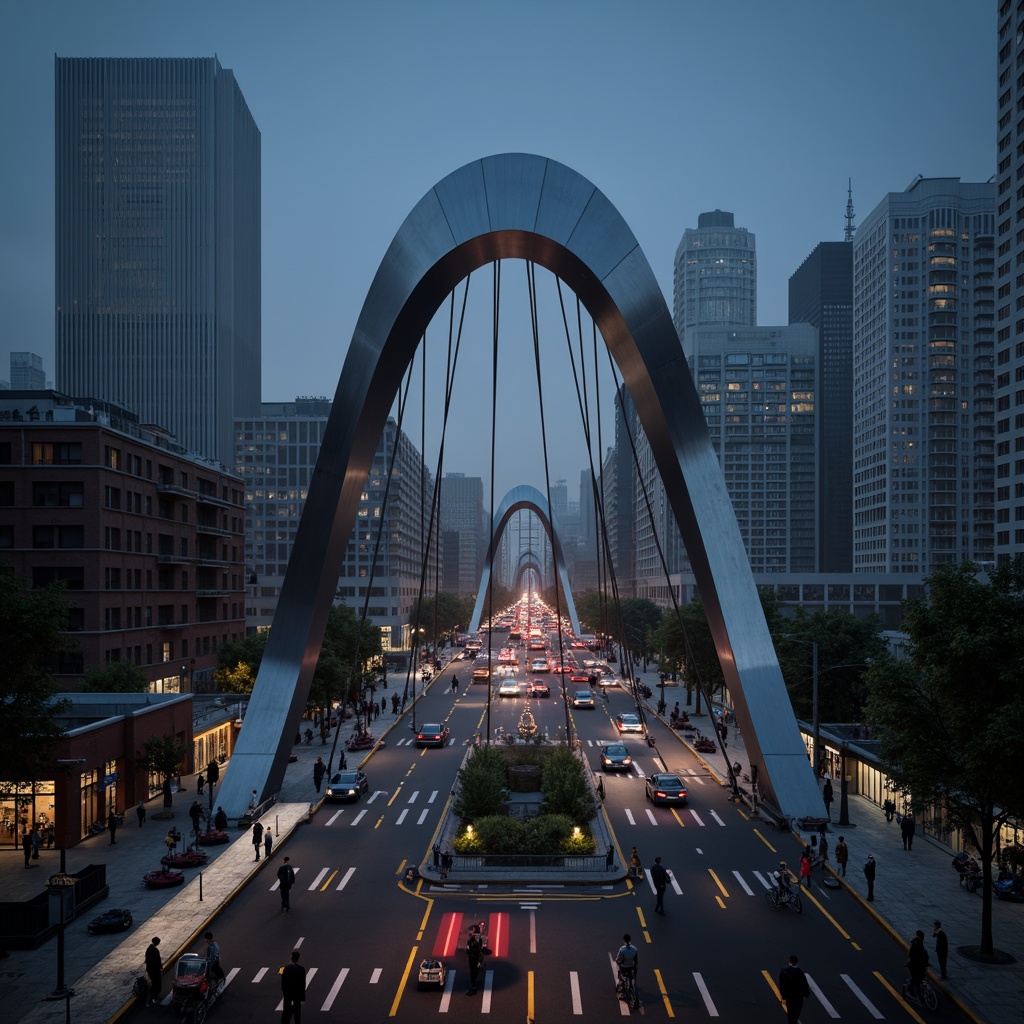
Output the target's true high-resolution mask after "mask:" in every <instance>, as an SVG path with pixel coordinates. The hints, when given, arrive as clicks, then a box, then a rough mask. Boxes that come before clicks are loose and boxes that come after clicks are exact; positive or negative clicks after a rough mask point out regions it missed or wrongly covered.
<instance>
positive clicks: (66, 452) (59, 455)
mask: <svg viewBox="0 0 1024 1024" xmlns="http://www.w3.org/2000/svg"><path fill="white" fill-rule="evenodd" d="M8 461H9V460H8ZM81 461H82V445H81V444H80V443H79V442H78V441H68V442H64V443H60V444H52V443H49V442H43V441H34V442H33V443H32V465H33V466H75V465H78V464H79V463H81Z"/></svg>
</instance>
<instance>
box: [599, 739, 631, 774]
mask: <svg viewBox="0 0 1024 1024" xmlns="http://www.w3.org/2000/svg"><path fill="white" fill-rule="evenodd" d="M601 767H602V768H603V769H604V770H605V771H606V772H620V771H624V772H628V771H629V769H630V768H632V767H633V758H632V757H630V756H629V751H628V750H627V749H626V745H625V744H624V743H609V744H608V746H607V747H602V748H601Z"/></svg>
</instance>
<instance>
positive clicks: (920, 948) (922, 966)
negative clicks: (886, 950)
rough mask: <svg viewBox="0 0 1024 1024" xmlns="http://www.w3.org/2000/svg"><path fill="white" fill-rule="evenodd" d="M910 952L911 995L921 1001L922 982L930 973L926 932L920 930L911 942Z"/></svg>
mask: <svg viewBox="0 0 1024 1024" xmlns="http://www.w3.org/2000/svg"><path fill="white" fill-rule="evenodd" d="M908 952H909V958H908V960H907V967H909V968H910V985H911V993H912V995H913V996H914V998H915V999H917V1000H918V1001H920V999H921V982H922V981H924V976H925V974H926V973H927V972H928V950H927V949H925V947H924V932H923V931H921V930H920V929H918V930H917V932H915V934H914V937H913V938H912V939H911V940H910V948H909V950H908Z"/></svg>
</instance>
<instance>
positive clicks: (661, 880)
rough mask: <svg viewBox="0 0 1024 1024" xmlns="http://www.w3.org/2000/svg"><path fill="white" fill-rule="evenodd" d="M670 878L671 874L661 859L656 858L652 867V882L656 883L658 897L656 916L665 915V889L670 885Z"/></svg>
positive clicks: (655, 909) (655, 892)
mask: <svg viewBox="0 0 1024 1024" xmlns="http://www.w3.org/2000/svg"><path fill="white" fill-rule="evenodd" d="M670 877H671V872H670V871H669V870H668V868H666V867H665V865H664V864H662V863H661V858H660V857H655V858H654V863H653V864H652V865H651V881H652V882H653V883H654V895H655V897H656V899H655V901H654V912H655V913H656V914H664V913H665V887H666V886H667V885H668V880H669V878H670Z"/></svg>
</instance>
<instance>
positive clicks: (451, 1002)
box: [131, 651, 968, 1024]
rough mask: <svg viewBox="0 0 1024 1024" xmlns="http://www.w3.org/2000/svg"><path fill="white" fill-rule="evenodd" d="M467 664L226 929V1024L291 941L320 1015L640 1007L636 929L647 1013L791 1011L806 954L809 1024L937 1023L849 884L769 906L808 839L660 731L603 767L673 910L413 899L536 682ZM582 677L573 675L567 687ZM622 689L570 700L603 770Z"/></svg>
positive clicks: (575, 900) (634, 897) (516, 1016)
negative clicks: (365, 784) (425, 866)
mask: <svg viewBox="0 0 1024 1024" xmlns="http://www.w3.org/2000/svg"><path fill="white" fill-rule="evenodd" d="M521 653H525V652H521ZM496 654H497V651H495V655H496ZM455 670H456V671H457V672H458V674H459V678H460V681H461V684H462V685H461V686H460V688H459V693H458V695H453V694H452V692H451V688H450V676H451V672H450V671H449V672H446V673H445V674H444V675H443V676H442V677H441V678H440V679H439V680H437V681H436V682H435V683H434V684H433V686H432V687H431V688H430V690H429V692H428V694H427V695H426V696H425V697H424V698H423V700H422V701H421V702H420V703H419V704H418V706H417V709H416V719H417V724H422V723H423V722H428V721H430V722H432V721H443V722H445V723H446V724H447V725H448V727H449V728H450V730H451V735H450V737H449V743H448V745H447V746H446V747H444V748H440V749H424V750H421V749H418V748H417V747H415V746H414V745H412V743H411V739H412V730H411V729H409V730H407V731H406V730H394V731H392V733H391V734H390V736H389V739H388V744H387V746H386V747H385V748H383V749H382V750H380V751H379V752H378V753H377V754H376V755H375V756H374V757H373V758H371V760H370V761H369V763H368V764H367V766H366V768H365V770H366V772H367V774H368V776H369V781H370V791H369V794H368V795H367V796H364V797H363V798H362V800H360V801H359V802H358V803H355V804H337V805H325V806H324V807H322V808H320V810H319V811H318V813H317V814H316V815H315V817H314V818H313V819H312V821H311V822H310V824H309V825H307V826H305V827H303V828H300V829H299V830H298V831H297V832H296V834H295V835H294V837H293V838H292V839H290V840H289V842H288V843H287V844H286V845H285V846H284V847H283V848H282V849H281V850H280V851H277V852H276V853H275V856H274V857H273V858H272V859H271V860H270V862H269V864H268V867H267V868H266V869H264V870H263V871H262V872H261V873H260V874H259V875H257V876H256V878H255V880H254V881H253V882H252V883H251V884H250V885H249V886H248V887H247V888H246V890H245V891H244V892H243V893H242V894H241V895H240V896H239V897H237V898H236V899H235V900H233V901H232V902H231V903H230V904H229V905H228V906H227V907H226V908H225V910H224V912H223V913H222V914H221V915H220V916H219V917H218V918H217V920H216V921H215V922H214V924H213V929H214V931H215V933H216V937H217V940H218V941H219V943H220V945H221V949H222V958H223V959H222V962H223V964H224V967H225V969H226V970H227V972H228V985H227V988H226V990H225V992H224V995H223V997H222V999H221V1000H220V1001H219V1002H218V1004H217V1005H216V1006H214V1007H213V1008H212V1010H211V1013H210V1018H209V1019H210V1021H211V1022H212V1024H216V1021H218V1020H225V1021H228V1020H231V1021H244V1020H248V1019H253V1020H277V1019H279V1017H278V1015H279V1014H280V1010H281V987H280V977H279V970H280V968H281V967H282V966H283V965H284V964H285V963H287V962H288V960H289V955H290V953H291V951H292V950H293V949H298V950H299V951H300V954H301V962H302V963H303V964H304V965H305V967H306V968H307V971H308V974H307V992H308V994H307V1001H306V1003H305V1007H304V1013H305V1019H306V1021H307V1024H308V1022H309V1021H311V1020H313V1021H331V1020H345V1021H359V1022H373V1021H382V1022H383V1021H389V1020H392V1019H394V1020H398V1021H402V1020H406V1021H421V1020H424V1019H427V1018H428V1017H432V1016H433V1015H435V1014H443V1015H444V1017H443V1018H442V1019H444V1020H448V1021H458V1020H466V1019H478V1018H479V1016H480V1015H481V1014H483V1015H490V1018H491V1019H493V1020H499V1021H513V1020H515V1021H524V1020H525V1021H530V1020H533V1021H535V1022H537V1024H547V1022H562V1021H567V1020H571V1019H574V1018H577V1017H582V1018H585V1020H586V1021H587V1022H588V1024H589V1022H604V1021H613V1020H618V1019H620V1018H621V1017H623V1016H629V1015H630V1011H629V1010H628V1008H627V1007H626V1005H625V1004H624V1003H622V1002H620V1001H619V1000H618V999H617V997H616V994H615V988H614V986H615V971H614V966H613V963H612V957H613V956H614V954H615V951H616V950H617V949H618V947H619V945H620V944H621V939H622V935H623V933H624V932H629V933H631V934H632V936H633V940H634V942H635V943H636V945H637V946H638V947H639V950H640V969H639V976H638V988H639V991H640V995H641V999H642V1006H641V1007H640V1009H639V1010H636V1011H633V1015H634V1016H639V1015H642V1016H644V1017H648V1018H654V1019H658V1020H662V1019H674V1018H681V1019H686V1020H704V1019H709V1020H710V1019H718V1020H721V1021H727V1022H733V1021H734V1022H760V1021H770V1020H778V1021H782V1020H784V1019H785V1016H784V1010H783V1008H782V1005H781V1003H780V1001H779V998H778V993H777V989H776V984H777V978H778V972H779V969H780V968H781V967H782V966H783V965H784V964H785V963H786V959H787V957H788V956H789V954H791V953H796V954H797V955H798V956H799V957H800V964H801V966H802V967H803V968H804V969H805V970H806V972H807V974H808V977H809V982H810V986H811V991H812V995H811V997H810V998H809V999H808V1000H807V1003H806V1004H805V1008H804V1011H803V1013H802V1018H801V1019H802V1020H803V1021H804V1022H805V1024H811V1022H816V1021H827V1020H846V1021H878V1020H906V1019H910V1020H922V1019H924V1018H926V1017H928V1016H930V1015H929V1014H928V1013H927V1011H925V1010H921V1009H916V1008H912V1007H910V1006H908V1005H907V1004H906V1003H905V1002H903V1000H902V999H901V998H900V995H899V993H900V987H901V985H902V982H903V981H904V979H905V977H906V971H905V969H904V966H903V965H904V962H905V959H906V953H905V951H904V950H903V949H902V948H901V947H899V946H898V945H897V944H896V943H895V942H894V941H893V940H892V939H891V938H890V937H889V935H888V934H887V933H886V932H885V931H884V930H883V929H882V928H880V927H879V925H878V924H877V923H876V922H875V921H874V920H873V919H872V918H871V917H870V915H868V914H867V913H866V912H865V911H864V909H863V908H862V907H861V906H860V905H859V904H858V903H857V901H856V900H855V899H854V898H852V897H851V896H849V895H848V894H847V893H845V892H841V891H833V890H826V889H824V888H822V887H821V886H820V884H819V882H818V880H817V879H816V880H815V882H814V884H813V886H812V888H811V889H810V890H803V891H802V895H803V907H804V909H803V914H802V915H797V914H795V913H793V912H792V911H790V910H788V909H785V910H781V911H774V910H772V909H771V908H770V907H769V906H768V905H767V903H766V900H765V891H766V886H767V884H768V883H767V879H768V875H769V873H770V872H771V871H772V870H773V869H774V868H775V867H776V865H777V864H778V862H779V860H780V859H785V860H787V861H788V862H789V864H790V865H791V866H792V867H793V868H794V869H795V868H796V865H797V860H798V848H797V846H796V844H795V842H794V840H793V839H792V837H790V836H789V835H788V834H787V835H780V834H779V833H777V832H772V831H770V830H768V829H767V828H766V827H765V826H764V824H763V823H761V822H756V821H752V820H750V819H749V818H748V817H747V815H746V814H745V813H744V810H743V809H741V807H740V806H738V805H736V804H734V803H731V802H730V801H729V799H728V792H727V791H726V790H723V789H722V788H721V787H720V786H718V785H717V784H716V783H715V782H714V781H713V780H712V779H710V778H709V777H708V776H707V775H706V773H705V772H704V769H703V768H702V766H701V765H700V763H699V762H698V761H697V760H696V759H695V758H693V757H692V756H691V755H690V754H689V753H688V752H687V751H686V750H685V749H684V748H683V746H682V745H681V744H679V743H678V742H677V741H676V740H674V739H673V737H672V736H671V734H670V733H669V732H668V730H667V729H663V728H662V727H661V726H660V725H656V726H655V728H654V732H655V736H656V738H657V739H658V741H659V744H658V746H657V747H655V748H653V749H652V748H649V747H648V746H647V744H646V743H645V742H644V741H643V739H641V738H632V737H627V738H624V739H623V742H625V743H626V745H627V746H628V747H629V749H630V751H631V753H632V754H633V757H634V767H633V769H632V770H631V771H630V772H629V773H628V774H627V773H616V774H609V775H603V776H602V777H603V779H604V787H605V793H606V799H605V810H606V812H607V815H608V819H609V821H610V823H611V826H612V829H613V832H614V835H615V838H616V843H617V846H618V848H619V851H620V852H621V854H622V855H623V856H624V857H625V858H627V859H628V857H629V851H630V849H631V847H632V846H634V845H636V846H637V848H638V850H639V852H640V855H641V858H642V860H643V863H644V865H645V866H649V865H650V864H651V863H652V862H653V860H654V857H655V856H659V855H660V856H661V857H662V859H663V862H664V863H665V864H666V865H667V866H668V868H669V869H670V870H671V872H672V883H671V885H670V887H669V889H668V892H667V894H666V898H665V909H666V913H665V915H664V916H661V915H656V914H655V913H654V893H653V889H652V888H651V886H650V882H649V880H647V879H644V880H641V881H639V882H636V883H634V882H632V881H626V882H622V883H619V884H616V885H612V886H607V887H601V886H596V887H594V886H577V885H565V886H559V885H544V886H512V885H503V884H491V885H488V886H473V887H470V886H465V887H458V886H457V885H446V886H443V887H439V886H432V885H430V884H427V883H425V884H423V885H422V886H421V887H420V889H419V892H418V893H413V892H410V891H408V890H407V889H406V888H405V887H404V886H403V885H402V884H401V882H402V876H403V873H404V870H405V867H406V866H407V865H409V864H418V863H421V862H422V861H423V860H424V859H425V858H426V856H427V851H429V850H430V849H431V846H432V843H433V841H434V837H435V835H436V832H437V829H438V827H439V825H440V823H441V821H442V816H443V814H444V812H445V807H446V805H447V802H448V799H449V795H450V792H451V789H452V786H453V783H454V780H455V775H456V772H457V771H458V768H459V766H460V764H461V762H462V759H463V757H464V756H465V753H466V746H467V745H468V744H469V743H471V742H472V740H473V737H474V736H475V735H476V734H477V733H478V732H480V731H482V730H483V731H485V730H486V724H487V695H488V692H489V691H490V693H491V694H492V699H491V707H490V725H491V728H492V730H493V729H495V728H496V727H497V726H503V727H504V728H505V729H506V730H507V731H513V732H514V731H515V726H516V724H517V722H518V720H519V716H520V714H521V712H522V710H523V707H524V705H525V704H526V701H527V698H526V695H525V694H526V683H527V682H528V681H529V680H530V679H532V678H533V676H531V675H528V674H527V673H525V672H524V671H522V669H520V672H519V674H518V678H519V679H520V681H521V682H522V683H523V687H522V690H523V695H522V696H521V697H520V698H518V699H516V698H503V699H501V700H499V699H498V698H497V697H496V696H494V695H495V694H496V692H497V685H498V681H499V680H498V679H497V678H496V679H495V680H493V682H492V684H491V685H490V686H488V685H486V684H476V685H469V664H468V662H464V663H457V664H456V666H455ZM543 678H545V679H546V681H547V682H548V683H549V685H550V686H551V690H552V695H551V697H550V698H546V699H538V700H532V701H530V702H529V703H530V708H531V711H532V712H533V714H534V716H535V718H536V720H537V724H538V726H539V727H540V729H541V731H544V729H545V728H547V730H548V731H549V733H550V734H551V735H558V729H559V727H562V728H563V729H564V726H565V720H566V709H565V704H564V701H563V698H562V696H561V692H560V687H559V677H558V676H557V675H547V676H544V677H543ZM574 688H576V687H574V686H572V685H571V684H569V683H568V680H567V681H566V689H567V691H568V692H570V693H571V691H572V690H573V689H574ZM608 696H609V699H608V701H607V703H606V702H605V701H604V700H602V699H601V697H600V696H598V700H597V706H596V707H595V708H594V709H593V710H576V711H575V712H572V718H573V722H574V727H575V731H576V733H577V734H578V736H579V738H580V740H581V741H582V744H583V747H584V750H585V751H586V753H587V756H588V758H589V760H590V762H591V764H592V765H593V766H594V768H595V769H596V770H597V771H598V772H600V762H599V748H600V744H602V743H608V742H618V741H619V740H620V737H619V735H618V731H617V729H616V727H615V725H614V717H615V715H616V714H618V713H620V712H623V711H632V710H634V708H633V707H632V701H631V698H630V697H629V695H628V694H626V693H625V692H624V691H623V690H621V689H613V690H611V692H610V693H609V695H608ZM403 733H404V734H403ZM662 770H667V771H672V772H676V773H678V774H679V775H680V776H681V777H682V779H683V781H684V782H685V783H686V785H687V788H688V793H689V796H688V802H687V804H686V806H685V807H675V808H665V807H653V806H652V805H651V804H650V803H648V802H647V801H646V799H645V787H644V778H645V777H646V776H648V775H650V774H652V773H654V772H656V771H662ZM284 854H287V855H288V856H289V857H290V858H291V864H292V865H293V867H294V868H295V869H296V871H297V879H296V885H295V888H294V889H293V890H292V894H291V906H292V909H291V911H290V912H289V913H287V914H286V913H283V912H282V911H281V905H280V897H279V893H278V891H277V887H276V883H277V880H276V874H275V873H276V870H277V867H278V866H279V864H280V863H281V857H282V856H283V855H284ZM449 881H453V882H454V881H456V879H455V878H454V876H453V878H452V879H450V880H449ZM477 922H483V924H484V930H485V932H486V933H487V934H488V936H489V939H490V944H491V947H492V950H493V952H492V955H490V956H489V957H487V958H486V959H485V961H484V965H483V968H482V969H481V975H480V984H479V989H478V991H477V992H476V994H474V995H468V994H467V988H468V981H469V978H468V966H467V961H466V955H465V952H464V951H465V944H466V936H467V933H468V931H469V928H470V926H471V925H472V924H474V923H477ZM198 948H199V947H198V946H197V951H198ZM424 957H437V958H438V959H440V960H442V962H444V963H445V964H446V966H447V967H448V969H449V970H448V978H447V982H446V985H445V987H444V988H443V989H439V988H435V989H433V990H432V991H431V990H425V991H420V990H418V988H417V984H416V971H417V967H418V965H419V963H420V961H421V960H422V959H423V958H424ZM168 988H169V979H168V982H167V985H166V986H165V992H166V991H167V989H168ZM940 1010H941V1012H942V1018H943V1020H945V1021H947V1022H950V1021H960V1020H965V1021H966V1020H968V1018H966V1017H964V1016H963V1015H962V1014H961V1013H960V1012H959V1011H958V1010H957V1009H956V1008H955V1007H954V1006H952V1005H950V1004H949V1003H948V1002H946V1003H943V1004H942V1005H941V1006H940ZM154 1012H155V1014H156V1015H157V1016H159V1015H161V1014H162V1013H164V1012H168V1011H162V1010H157V1011H151V1010H150V1011H145V1010H137V1011H134V1012H133V1013H132V1014H131V1018H132V1019H139V1018H140V1017H142V1016H149V1015H153V1014H154Z"/></svg>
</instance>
